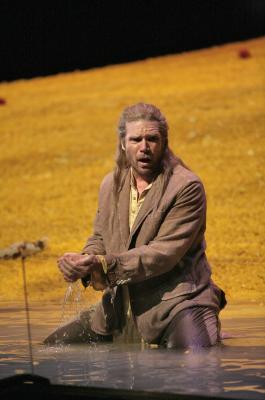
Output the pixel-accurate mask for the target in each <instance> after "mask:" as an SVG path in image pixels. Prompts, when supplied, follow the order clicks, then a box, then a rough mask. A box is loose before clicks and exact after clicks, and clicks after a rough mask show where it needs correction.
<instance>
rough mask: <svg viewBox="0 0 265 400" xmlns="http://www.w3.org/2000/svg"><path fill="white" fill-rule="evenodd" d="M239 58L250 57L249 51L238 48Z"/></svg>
mask: <svg viewBox="0 0 265 400" xmlns="http://www.w3.org/2000/svg"><path fill="white" fill-rule="evenodd" d="M238 55H239V57H240V58H249V57H251V54H250V51H249V50H248V49H240V50H239V52H238Z"/></svg>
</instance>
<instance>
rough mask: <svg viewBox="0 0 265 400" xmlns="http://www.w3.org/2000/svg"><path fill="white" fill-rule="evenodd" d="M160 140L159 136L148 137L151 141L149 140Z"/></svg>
mask: <svg viewBox="0 0 265 400" xmlns="http://www.w3.org/2000/svg"><path fill="white" fill-rule="evenodd" d="M158 140H159V137H158V136H150V137H149V138H148V141H149V142H158Z"/></svg>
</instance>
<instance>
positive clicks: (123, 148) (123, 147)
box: [121, 142, 125, 151]
mask: <svg viewBox="0 0 265 400" xmlns="http://www.w3.org/2000/svg"><path fill="white" fill-rule="evenodd" d="M121 148H122V150H123V151H125V146H124V143H122V142H121Z"/></svg>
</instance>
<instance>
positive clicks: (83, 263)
mask: <svg viewBox="0 0 265 400" xmlns="http://www.w3.org/2000/svg"><path fill="white" fill-rule="evenodd" d="M57 263H58V268H59V270H60V271H61V272H62V274H63V277H64V280H65V281H66V282H75V281H76V280H77V279H79V278H84V277H86V276H87V275H88V274H89V273H91V272H92V271H93V269H94V268H95V267H96V265H97V264H98V263H99V262H98V260H97V258H96V256H94V255H87V254H85V255H81V254H78V253H65V254H64V255H63V256H62V257H60V258H59V259H58V261H57Z"/></svg>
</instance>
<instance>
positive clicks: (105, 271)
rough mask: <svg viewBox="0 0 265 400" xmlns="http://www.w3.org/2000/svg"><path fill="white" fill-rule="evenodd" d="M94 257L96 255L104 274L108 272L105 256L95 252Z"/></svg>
mask: <svg viewBox="0 0 265 400" xmlns="http://www.w3.org/2000/svg"><path fill="white" fill-rule="evenodd" d="M96 257H97V260H98V261H99V262H100V264H101V266H102V269H103V271H104V274H107V272H108V264H107V261H106V259H105V257H104V256H102V255H100V254H97V255H96Z"/></svg>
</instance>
